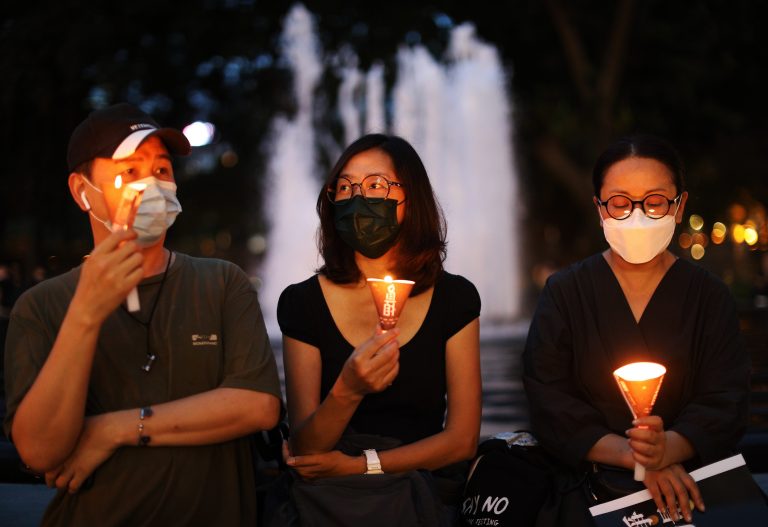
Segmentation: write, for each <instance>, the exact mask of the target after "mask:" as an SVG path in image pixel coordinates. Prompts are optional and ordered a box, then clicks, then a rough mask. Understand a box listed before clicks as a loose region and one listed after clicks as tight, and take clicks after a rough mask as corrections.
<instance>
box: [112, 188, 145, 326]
mask: <svg viewBox="0 0 768 527" xmlns="http://www.w3.org/2000/svg"><path fill="white" fill-rule="evenodd" d="M122 186H123V178H122V176H120V175H119V174H118V176H117V177H116V178H115V189H119V188H121V187H122ZM146 188H147V185H146V184H144V183H129V184H127V185H125V188H123V193H122V195H121V196H120V203H118V205H117V209H115V214H114V216H113V218H112V230H113V231H118V230H128V229H130V228H131V227H133V220H134V219H135V218H136V211H137V210H138V208H139V204H140V203H141V196H142V195H143V194H144V189H146ZM125 303H126V307H127V308H128V311H130V312H132V313H135V312H136V311H138V310H139V309H141V305H140V304H139V291H138V290H137V289H136V288H135V287H134V288H133V289H131V290H130V291H129V292H128V297H127V298H126V299H125Z"/></svg>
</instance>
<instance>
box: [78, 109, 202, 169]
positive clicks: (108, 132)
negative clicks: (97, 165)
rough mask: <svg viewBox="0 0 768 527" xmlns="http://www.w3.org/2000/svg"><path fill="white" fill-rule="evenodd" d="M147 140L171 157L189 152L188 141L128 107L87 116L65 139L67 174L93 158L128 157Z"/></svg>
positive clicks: (172, 130) (96, 112)
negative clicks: (155, 142) (161, 145)
mask: <svg viewBox="0 0 768 527" xmlns="http://www.w3.org/2000/svg"><path fill="white" fill-rule="evenodd" d="M149 136H157V137H159V138H160V139H161V140H162V141H163V143H164V144H165V147H166V148H167V149H168V151H169V152H171V153H172V154H176V155H182V156H185V155H187V154H189V152H190V150H191V147H190V145H189V141H188V140H187V138H186V137H185V136H184V134H182V133H181V132H180V131H179V130H176V129H175V128H161V127H160V125H159V124H157V121H155V120H154V119H153V118H152V117H150V116H149V115H148V114H147V113H145V112H143V111H141V110H140V109H138V108H137V107H135V106H133V105H132V104H128V103H119V104H115V105H113V106H109V107H107V108H103V109H101V110H96V111H94V112H91V114H90V115H89V116H88V117H86V119H85V120H84V121H83V122H82V123H80V124H79V125H78V126H77V128H75V131H74V132H72V136H71V137H70V138H69V146H68V147H67V166H68V167H69V171H70V172H72V171H74V170H75V169H76V168H77V167H78V166H80V165H81V164H83V163H85V162H86V161H90V160H92V159H95V158H97V157H103V158H107V159H123V158H125V157H128V156H130V155H131V154H133V153H134V152H135V151H136V149H137V148H138V147H139V145H141V143H142V142H143V141H144V140H145V139H146V138H147V137H149Z"/></svg>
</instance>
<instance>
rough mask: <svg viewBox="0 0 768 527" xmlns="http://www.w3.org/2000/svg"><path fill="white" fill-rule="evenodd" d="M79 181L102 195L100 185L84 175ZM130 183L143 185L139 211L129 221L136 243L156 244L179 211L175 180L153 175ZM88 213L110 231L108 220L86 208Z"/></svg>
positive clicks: (144, 244)
mask: <svg viewBox="0 0 768 527" xmlns="http://www.w3.org/2000/svg"><path fill="white" fill-rule="evenodd" d="M83 181H85V182H86V183H88V185H89V186H90V187H91V188H93V189H94V190H95V191H97V192H99V193H102V194H103V192H102V191H101V189H100V188H98V187H96V186H95V185H94V184H93V183H91V182H90V181H88V178H86V177H84V178H83ZM133 183H144V184H146V185H147V188H146V189H144V194H143V195H142V197H141V204H140V205H139V210H137V211H136V219H134V220H133V230H135V231H136V234H137V235H138V237H137V239H136V241H137V243H138V244H139V245H142V246H144V247H147V246H149V245H153V244H154V243H157V241H158V240H159V239H160V238H161V237H162V235H163V234H164V233H165V231H167V230H168V228H169V227H170V226H171V225H173V222H174V221H176V216H178V215H179V213H180V212H181V204H180V203H179V200H178V199H177V198H176V183H173V182H171V181H161V180H159V179H157V178H156V177H154V176H149V177H146V178H142V179H138V180H136V181H134V182H133ZM88 212H89V213H90V214H91V216H93V217H94V219H96V221H99V222H101V223H102V224H104V226H105V227H106V228H107V229H109V230H110V231H111V230H112V222H111V221H110V220H103V219H101V218H99V217H98V216H96V214H94V213H93V211H92V210H91V209H90V207H89V208H88Z"/></svg>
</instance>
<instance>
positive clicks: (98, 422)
mask: <svg viewBox="0 0 768 527" xmlns="http://www.w3.org/2000/svg"><path fill="white" fill-rule="evenodd" d="M105 415H106V414H104V415H97V416H93V417H88V418H87V419H86V420H85V422H84V426H83V431H82V433H81V434H80V439H79V440H78V442H77V446H76V447H75V450H74V451H73V452H72V454H71V455H70V456H69V458H67V460H66V461H64V463H62V464H61V466H59V467H57V468H55V469H53V470H51V471H49V472H46V473H45V483H46V484H47V485H48V486H49V487H56V488H58V489H60V490H67V491H68V492H69V493H70V494H74V493H75V492H77V491H78V490H80V487H81V486H82V484H83V482H84V481H85V480H86V479H88V476H90V475H91V474H92V473H93V471H94V470H96V469H97V468H98V467H99V466H101V464H102V463H104V462H105V461H106V460H107V459H109V458H110V456H112V454H113V453H114V451H115V450H116V448H117V444H116V443H115V442H113V441H112V440H111V439H110V437H109V434H108V433H107V427H106V426H104V423H105V420H104V419H105Z"/></svg>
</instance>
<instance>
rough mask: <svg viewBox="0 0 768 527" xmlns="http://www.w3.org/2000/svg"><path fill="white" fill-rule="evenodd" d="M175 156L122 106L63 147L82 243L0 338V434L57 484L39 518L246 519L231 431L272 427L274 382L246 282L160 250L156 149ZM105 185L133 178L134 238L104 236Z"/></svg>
mask: <svg viewBox="0 0 768 527" xmlns="http://www.w3.org/2000/svg"><path fill="white" fill-rule="evenodd" d="M189 150H190V146H189V142H188V141H187V140H186V138H185V137H184V135H183V134H181V133H180V132H179V131H178V130H174V129H170V128H160V127H159V126H158V125H157V123H156V122H155V121H154V120H153V119H152V118H151V117H150V116H148V115H147V114H145V113H144V112H142V111H140V110H139V109H138V108H135V107H133V106H131V105H128V104H119V105H115V106H111V107H109V108H106V109H103V110H99V111H96V112H93V113H92V114H91V115H90V116H88V118H87V119H86V120H85V121H83V122H82V123H81V124H80V125H79V126H78V127H77V128H76V129H75V131H74V132H73V134H72V137H71V138H70V143H69V148H68V153H67V161H68V164H69V170H70V175H69V190H70V192H71V194H72V197H73V198H74V200H75V202H76V203H77V204H78V206H79V207H80V208H81V209H82V210H83V211H85V212H87V213H88V215H89V218H90V222H91V229H92V232H93V239H94V249H93V251H92V252H91V254H90V255H89V257H88V258H87V259H86V260H85V262H84V263H83V264H82V265H80V266H79V267H77V268H75V269H73V270H71V271H69V272H68V273H65V274H63V275H60V276H57V277H55V278H52V279H50V280H47V281H45V282H43V283H41V284H39V285H38V286H36V287H34V288H32V289H30V290H29V291H27V292H26V293H25V294H24V295H23V296H22V297H21V298H20V299H19V300H18V302H17V303H16V306H15V307H14V310H13V312H12V314H11V320H10V326H9V330H8V338H7V343H6V363H5V371H6V384H7V401H8V414H7V418H6V421H5V431H6V433H7V434H8V435H9V437H11V439H12V440H13V442H14V443H15V445H16V447H17V449H18V451H19V453H20V455H21V457H22V459H23V460H24V462H25V463H26V464H27V465H29V467H30V468H31V469H32V470H34V471H37V472H40V473H45V479H46V482H47V483H48V484H49V485H51V486H53V485H55V486H56V487H58V488H59V489H61V490H60V491H59V492H58V493H57V495H56V497H55V498H54V499H53V501H52V502H51V504H50V506H49V508H48V510H47V511H46V514H45V518H44V521H43V524H44V525H77V526H90V525H99V526H105V525H162V526H166V525H216V526H225V525H246V524H249V525H253V524H254V523H255V520H256V508H255V507H256V506H255V488H254V477H253V471H252V458H251V450H250V447H249V443H248V440H247V438H245V436H247V435H248V434H251V433H252V432H254V431H258V430H265V429H269V428H272V427H273V426H275V424H276V422H277V419H278V414H279V406H280V403H279V400H280V386H279V381H278V377H277V371H276V367H275V360H274V357H273V355H272V352H271V349H270V346H269V341H268V338H267V335H266V331H265V329H264V322H263V320H262V316H261V311H260V308H259V304H258V300H257V298H256V293H255V291H254V290H253V288H252V286H251V284H250V282H249V280H248V279H247V277H246V276H245V275H244V273H243V272H242V271H241V270H240V269H239V268H237V267H236V266H235V265H233V264H230V263H228V262H224V261H221V260H214V259H201V258H193V257H190V256H187V255H184V254H180V253H175V252H171V251H169V250H168V249H166V248H165V247H164V241H165V233H166V229H167V228H168V227H170V225H171V224H172V223H173V221H174V219H175V217H176V215H177V214H178V213H179V212H180V211H181V206H180V205H179V202H178V200H177V199H176V185H175V182H174V177H173V168H172V166H171V159H170V155H169V154H170V153H173V154H181V155H185V154H187V153H188V152H189ZM118 176H119V184H120V185H125V184H130V183H135V182H139V183H143V184H145V185H146V189H145V191H144V195H143V200H142V202H141V205H140V206H139V209H138V212H137V215H136V220H135V223H134V230H128V231H124V230H117V231H116V232H112V230H111V221H110V218H112V217H113V215H114V212H115V209H116V207H117V205H118V202H119V200H120V196H121V189H120V188H117V185H116V180H118ZM133 288H137V289H138V296H139V304H140V309H139V310H138V311H135V312H131V311H129V310H128V309H127V308H126V305H125V299H126V297H127V295H128V294H129V292H130V291H131V290H132V289H133Z"/></svg>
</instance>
